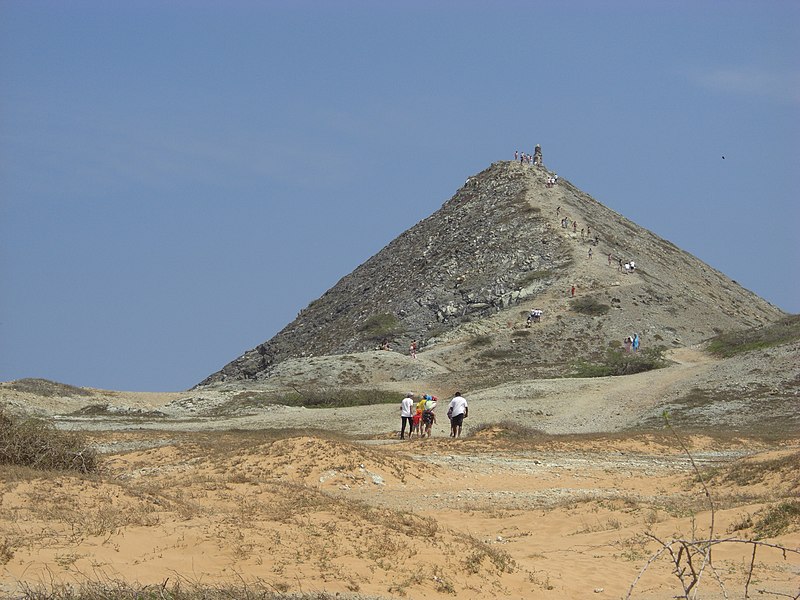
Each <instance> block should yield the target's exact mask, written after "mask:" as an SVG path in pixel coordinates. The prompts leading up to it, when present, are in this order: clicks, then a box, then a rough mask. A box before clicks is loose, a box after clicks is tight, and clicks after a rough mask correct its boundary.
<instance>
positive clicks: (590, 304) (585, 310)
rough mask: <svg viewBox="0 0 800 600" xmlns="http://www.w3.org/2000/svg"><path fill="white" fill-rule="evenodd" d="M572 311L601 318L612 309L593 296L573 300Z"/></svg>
mask: <svg viewBox="0 0 800 600" xmlns="http://www.w3.org/2000/svg"><path fill="white" fill-rule="evenodd" d="M570 309H571V310H572V311H574V312H576V313H580V314H582V315H589V316H592V317H599V316H602V315H604V314H606V313H607V312H608V311H610V310H611V307H610V306H609V305H608V304H603V303H602V302H600V301H599V300H598V299H597V298H595V297H593V296H581V297H580V298H575V299H573V300H572V302H571V304H570Z"/></svg>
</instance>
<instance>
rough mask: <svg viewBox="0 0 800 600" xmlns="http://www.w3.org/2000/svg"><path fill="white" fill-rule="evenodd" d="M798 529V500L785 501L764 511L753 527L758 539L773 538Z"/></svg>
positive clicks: (799, 522) (799, 520)
mask: <svg viewBox="0 0 800 600" xmlns="http://www.w3.org/2000/svg"><path fill="white" fill-rule="evenodd" d="M797 528H800V500H787V501H785V502H781V503H780V504H777V505H775V506H773V507H771V508H769V509H767V510H766V511H764V513H763V514H762V515H761V516H760V517H759V518H758V520H757V521H756V524H755V525H754V526H753V531H754V533H755V534H756V535H757V536H758V537H760V538H773V537H776V536H779V535H782V534H784V533H788V532H790V531H793V530H795V529H797Z"/></svg>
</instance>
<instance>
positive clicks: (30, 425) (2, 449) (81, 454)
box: [0, 410, 98, 473]
mask: <svg viewBox="0 0 800 600" xmlns="http://www.w3.org/2000/svg"><path fill="white" fill-rule="evenodd" d="M0 464H3V465H15V466H24V467H30V468H32V469H41V470H58V471H78V472H80V473H89V472H92V471H95V470H96V469H97V466H98V461H97V453H96V452H95V451H94V450H93V449H92V448H90V447H89V446H88V445H87V443H86V441H85V439H84V436H83V435H81V434H79V433H75V432H66V431H59V430H57V429H56V428H55V427H54V426H53V425H51V424H50V423H48V422H46V421H42V420H38V419H21V420H18V419H14V418H12V417H10V416H8V415H7V414H6V413H5V412H3V411H2V410H0Z"/></svg>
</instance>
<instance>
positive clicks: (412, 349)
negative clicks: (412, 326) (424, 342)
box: [408, 340, 417, 358]
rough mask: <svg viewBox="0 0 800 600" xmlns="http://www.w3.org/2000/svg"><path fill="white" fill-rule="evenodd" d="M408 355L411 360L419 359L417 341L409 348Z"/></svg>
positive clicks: (412, 341)
mask: <svg viewBox="0 0 800 600" xmlns="http://www.w3.org/2000/svg"><path fill="white" fill-rule="evenodd" d="M408 353H409V354H410V355H411V358H417V340H411V345H410V346H409V347H408Z"/></svg>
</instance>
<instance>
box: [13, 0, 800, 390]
mask: <svg viewBox="0 0 800 600" xmlns="http://www.w3.org/2000/svg"><path fill="white" fill-rule="evenodd" d="M798 57H800V3H797V2H788V1H787V2H779V1H775V2H724V3H723V2H702V1H699V2H698V1H691V2H681V1H676V2H650V3H647V2H644V3H643V2H633V1H630V2H622V1H620V2H615V1H608V2H536V1H527V2H517V1H515V0H509V1H507V2H503V3H494V2H492V3H488V2H487V3H480V2H470V1H462V2H456V1H453V2H437V1H433V2H366V1H361V2H347V1H342V2H303V1H299V2H297V1H292V2H289V1H287V2H241V1H235V0H234V1H226V2H222V1H220V2H209V1H195V2H189V1H175V2H163V1H158V2H148V1H134V2H121V1H119V2H107V1H70V2H61V1H57V2H55V1H54V2H38V1H32V0H0V286H2V287H0V380H10V379H17V378H21V377H44V378H48V379H53V380H57V381H62V382H65V383H70V384H74V385H85V386H94V387H103V388H109V389H123V390H159V391H167V390H180V389H186V388H188V387H190V386H192V385H194V384H195V383H197V382H198V381H200V380H201V379H203V378H204V377H205V376H207V375H209V374H210V373H212V372H214V371H216V370H218V369H219V368H221V367H222V366H223V365H224V364H225V363H227V362H228V361H230V360H232V359H233V358H235V357H236V356H238V355H239V354H241V353H242V352H244V351H245V350H247V349H249V348H252V347H253V346H255V345H257V344H259V343H261V342H263V341H265V340H267V339H269V338H270V337H272V335H274V334H275V333H276V332H277V331H279V330H280V329H281V328H282V327H283V326H284V325H286V324H287V323H288V322H289V321H291V320H292V319H293V318H294V317H295V316H296V314H297V312H298V311H299V310H300V309H301V308H303V307H305V306H306V305H307V304H308V303H309V302H310V301H311V300H313V299H314V298H316V297H318V296H319V295H321V294H322V293H323V292H324V291H325V290H327V289H328V288H329V287H331V286H332V285H334V284H335V283H336V282H337V281H338V280H339V278H341V277H342V276H344V275H346V274H347V273H349V272H350V271H352V270H353V269H354V268H355V267H356V266H358V265H359V264H360V263H362V262H363V261H365V260H366V259H367V258H369V257H370V256H371V255H373V254H374V253H375V252H377V251H378V250H380V249H381V248H382V247H383V246H384V245H386V244H387V243H388V242H389V241H391V240H392V239H393V238H395V237H396V236H397V235H398V234H400V233H401V232H403V231H404V230H406V229H407V228H409V227H411V226H412V225H414V224H415V223H416V222H418V221H419V220H421V219H423V218H425V217H426V216H428V215H429V214H431V213H432V212H434V211H435V210H437V209H438V208H439V207H440V206H441V204H442V203H443V202H444V201H446V200H447V199H448V198H449V197H450V196H452V194H454V193H455V191H456V190H457V189H458V188H459V187H460V186H461V184H462V183H463V182H464V180H465V178H466V177H467V176H469V175H471V174H474V173H476V172H478V171H480V170H482V169H484V168H486V167H487V166H488V165H489V164H491V163H492V162H494V161H497V160H502V159H510V158H512V157H513V153H514V150H516V149H520V150H529V151H530V150H532V148H533V146H534V144H536V143H539V144H541V145H542V148H543V150H544V159H545V164H546V165H547V166H548V167H549V168H551V169H553V170H555V171H557V172H558V173H559V175H561V176H562V177H565V178H567V179H569V180H570V181H572V182H573V183H574V184H576V185H577V186H578V187H580V188H581V189H582V190H584V191H586V192H588V193H589V194H591V195H592V196H594V197H595V198H596V199H597V200H599V201H600V202H602V203H604V204H605V205H607V206H609V207H611V208H612V209H614V210H616V211H618V212H620V213H622V214H624V215H625V216H626V217H628V218H630V219H632V220H634V221H636V222H637V223H639V224H640V225H642V226H644V227H647V228H648V229H651V230H653V231H654V232H656V233H657V234H659V235H660V236H662V237H664V238H666V239H668V240H670V241H672V242H673V243H675V244H677V245H678V246H680V247H682V248H683V249H685V250H687V251H689V252H691V253H693V254H695V255H696V256H698V257H699V258H701V259H702V260H704V261H706V262H707V263H709V264H710V265H711V266H713V267H715V268H717V269H719V270H721V271H722V272H724V273H725V274H727V275H728V276H730V277H731V278H733V279H735V280H737V281H738V282H739V283H740V284H742V285H744V286H745V287H747V288H749V289H751V290H753V291H755V292H756V293H758V294H759V295H761V296H763V297H764V298H766V299H767V300H769V301H770V302H772V303H773V304H776V305H777V306H779V307H780V308H782V309H784V310H786V311H788V312H793V313H797V312H800V283H798V282H800V269H799V268H798V258H800V256H799V255H800V252H799V250H800V244H799V243H798V228H800V210H799V209H798V202H797V196H798V192H799V191H800V143H798V142H800V135H799V134H800V119H798V117H799V116H800V114H799V111H798V109H799V108H800V60H799V59H798ZM723 155H724V156H725V159H722V156H723Z"/></svg>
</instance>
